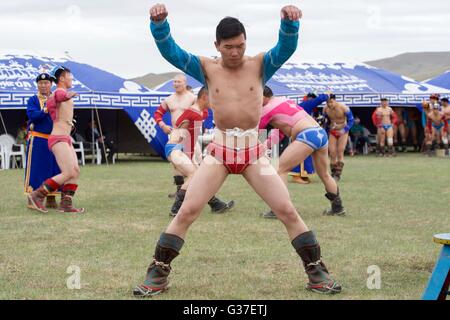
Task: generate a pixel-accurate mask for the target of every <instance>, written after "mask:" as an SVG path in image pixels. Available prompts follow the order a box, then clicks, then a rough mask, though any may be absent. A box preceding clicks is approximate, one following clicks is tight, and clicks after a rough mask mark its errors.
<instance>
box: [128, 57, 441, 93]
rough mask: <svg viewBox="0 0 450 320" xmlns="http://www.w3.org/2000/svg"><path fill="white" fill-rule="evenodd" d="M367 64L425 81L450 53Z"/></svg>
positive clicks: (161, 78) (145, 81) (154, 80)
mask: <svg viewBox="0 0 450 320" xmlns="http://www.w3.org/2000/svg"><path fill="white" fill-rule="evenodd" d="M365 63H367V64H368V65H371V66H374V67H377V68H381V69H385V70H388V71H392V72H395V73H398V74H401V75H404V76H407V77H410V78H413V79H415V80H418V81H423V80H427V79H430V78H434V77H436V76H438V75H440V74H442V73H444V72H445V71H447V70H450V52H409V53H403V54H400V55H398V56H394V57H390V58H384V59H379V60H373V61H366V62H365ZM176 74H177V72H166V73H160V74H155V73H149V74H147V75H145V76H142V77H138V78H134V79H131V80H133V81H136V82H137V83H140V84H142V85H144V86H146V87H148V88H154V87H155V86H157V85H159V84H161V83H163V82H165V81H167V80H170V79H172V78H173V77H174V76H175V75H176Z"/></svg>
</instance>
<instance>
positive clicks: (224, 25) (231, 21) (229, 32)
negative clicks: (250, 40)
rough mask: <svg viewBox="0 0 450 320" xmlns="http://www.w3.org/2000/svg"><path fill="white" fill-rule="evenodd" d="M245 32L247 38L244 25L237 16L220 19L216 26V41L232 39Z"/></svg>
mask: <svg viewBox="0 0 450 320" xmlns="http://www.w3.org/2000/svg"><path fill="white" fill-rule="evenodd" d="M241 34H244V38H245V39H247V34H246V32H245V27H244V25H243V24H242V23H241V22H240V21H239V20H238V19H236V18H233V17H225V18H223V19H222V20H220V22H219V24H218V25H217V28H216V42H217V43H220V41H222V40H227V39H231V38H234V37H237V36H239V35H241Z"/></svg>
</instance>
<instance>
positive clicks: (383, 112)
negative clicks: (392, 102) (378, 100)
mask: <svg viewBox="0 0 450 320" xmlns="http://www.w3.org/2000/svg"><path fill="white" fill-rule="evenodd" d="M392 112H394V110H392V108H391V107H378V108H377V110H376V115H377V117H378V118H381V124H392V121H391V114H392Z"/></svg>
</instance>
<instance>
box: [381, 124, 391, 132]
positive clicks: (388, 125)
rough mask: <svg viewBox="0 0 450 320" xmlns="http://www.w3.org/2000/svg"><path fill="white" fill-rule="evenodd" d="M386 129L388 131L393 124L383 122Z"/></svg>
mask: <svg viewBox="0 0 450 320" xmlns="http://www.w3.org/2000/svg"><path fill="white" fill-rule="evenodd" d="M382 126H383V129H384V131H388V130H389V129H390V128H392V124H383V125H382Z"/></svg>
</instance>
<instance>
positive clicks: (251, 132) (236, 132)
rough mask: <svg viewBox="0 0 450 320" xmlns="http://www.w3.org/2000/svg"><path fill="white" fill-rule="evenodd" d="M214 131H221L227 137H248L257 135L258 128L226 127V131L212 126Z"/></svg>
mask: <svg viewBox="0 0 450 320" xmlns="http://www.w3.org/2000/svg"><path fill="white" fill-rule="evenodd" d="M214 131H215V133H223V134H225V135H226V136H227V137H237V138H242V137H249V136H254V137H258V128H253V129H247V130H242V129H241V128H238V127H235V128H233V129H226V131H223V130H220V129H219V128H217V127H216V128H214Z"/></svg>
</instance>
